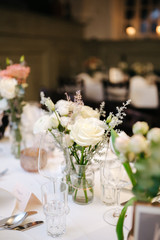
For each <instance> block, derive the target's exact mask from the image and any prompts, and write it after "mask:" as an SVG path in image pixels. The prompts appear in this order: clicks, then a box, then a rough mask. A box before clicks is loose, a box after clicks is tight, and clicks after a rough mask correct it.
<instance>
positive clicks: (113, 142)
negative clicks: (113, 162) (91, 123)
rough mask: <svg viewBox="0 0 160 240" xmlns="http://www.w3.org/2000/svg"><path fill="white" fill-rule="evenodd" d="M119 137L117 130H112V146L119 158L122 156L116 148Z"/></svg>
mask: <svg viewBox="0 0 160 240" xmlns="http://www.w3.org/2000/svg"><path fill="white" fill-rule="evenodd" d="M117 137H118V134H117V132H116V131H115V130H113V129H111V140H112V146H113V150H114V152H115V154H116V155H117V156H119V155H120V153H119V152H118V151H117V149H116V147H115V141H116V138H117Z"/></svg>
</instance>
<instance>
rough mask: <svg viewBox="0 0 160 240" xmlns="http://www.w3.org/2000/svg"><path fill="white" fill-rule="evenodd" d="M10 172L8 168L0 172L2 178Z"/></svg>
mask: <svg viewBox="0 0 160 240" xmlns="http://www.w3.org/2000/svg"><path fill="white" fill-rule="evenodd" d="M6 172H8V168H6V169H4V170H3V171H2V172H0V177H2V176H4V175H5V174H6Z"/></svg>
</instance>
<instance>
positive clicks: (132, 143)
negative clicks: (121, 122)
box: [112, 122, 160, 240]
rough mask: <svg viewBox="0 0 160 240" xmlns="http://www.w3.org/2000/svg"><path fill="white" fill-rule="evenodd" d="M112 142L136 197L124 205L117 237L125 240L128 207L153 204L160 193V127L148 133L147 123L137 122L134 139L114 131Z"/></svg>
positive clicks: (118, 224) (134, 127)
mask: <svg viewBox="0 0 160 240" xmlns="http://www.w3.org/2000/svg"><path fill="white" fill-rule="evenodd" d="M112 140H113V145H114V149H115V152H116V154H117V155H118V157H119V158H120V159H121V160H122V163H123V165H124V167H125V169H126V171H127V174H128V176H129V178H130V180H131V183H132V185H133V187H132V192H133V194H134V195H135V196H134V197H133V198H131V199H130V200H129V201H128V202H127V204H126V205H125V206H124V208H123V210H122V212H121V215H120V217H119V221H118V223H117V236H118V239H119V240H122V239H123V221H124V218H125V213H126V211H127V208H128V206H130V205H132V204H133V203H134V202H135V201H142V202H150V203H151V202H152V201H153V199H154V198H155V197H157V195H158V192H159V190H160V128H152V129H150V130H149V126H148V124H147V123H146V122H136V123H135V124H134V125H133V136H131V137H129V136H128V135H126V134H125V133H124V134H121V135H120V136H119V135H118V134H117V133H116V132H115V131H114V130H112ZM131 164H132V165H133V167H131Z"/></svg>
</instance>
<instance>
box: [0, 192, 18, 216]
mask: <svg viewBox="0 0 160 240" xmlns="http://www.w3.org/2000/svg"><path fill="white" fill-rule="evenodd" d="M15 206H16V198H15V197H14V196H13V194H12V193H10V192H8V191H6V190H5V189H3V188H0V219H1V218H3V217H8V216H10V215H12V212H13V210H14V208H15Z"/></svg>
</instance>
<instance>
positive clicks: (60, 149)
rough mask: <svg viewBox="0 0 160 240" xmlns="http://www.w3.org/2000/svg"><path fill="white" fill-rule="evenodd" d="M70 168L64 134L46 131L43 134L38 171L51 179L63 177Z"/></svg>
mask: <svg viewBox="0 0 160 240" xmlns="http://www.w3.org/2000/svg"><path fill="white" fill-rule="evenodd" d="M67 168H68V152H67V147H65V143H64V136H63V134H61V133H57V132H54V133H53V132H46V133H45V134H43V135H41V139H40V146H39V155H38V171H39V173H40V174H41V175H42V176H43V177H45V178H48V179H50V180H56V179H63V178H64V176H65V174H66V173H67Z"/></svg>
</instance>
